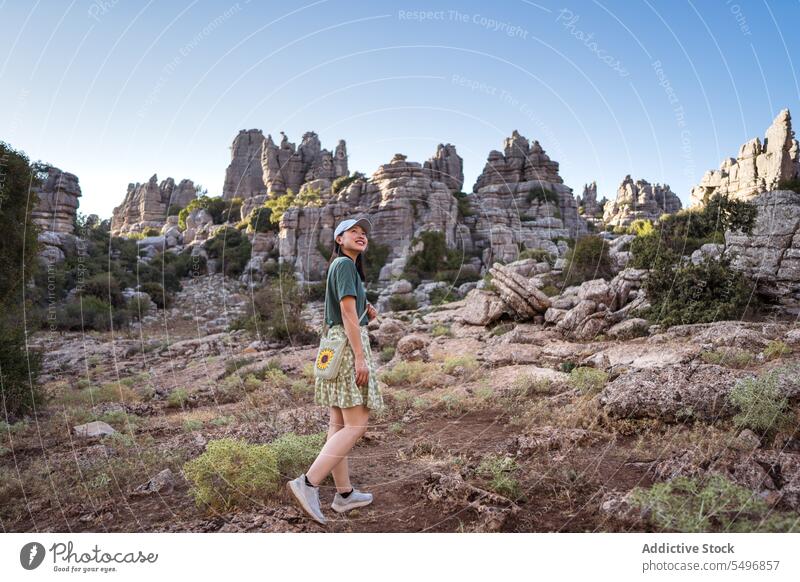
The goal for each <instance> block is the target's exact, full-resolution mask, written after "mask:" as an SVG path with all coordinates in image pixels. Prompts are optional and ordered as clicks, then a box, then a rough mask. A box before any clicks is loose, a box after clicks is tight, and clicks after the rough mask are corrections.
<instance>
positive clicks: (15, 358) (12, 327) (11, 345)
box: [0, 314, 46, 438]
mask: <svg viewBox="0 0 800 582" xmlns="http://www.w3.org/2000/svg"><path fill="white" fill-rule="evenodd" d="M9 319H10V318H7V317H5V316H4V315H3V314H0V386H1V387H2V390H0V398H1V399H0V406H2V410H3V411H4V413H7V414H8V415H10V416H11V418H14V417H15V416H21V415H24V414H28V413H29V412H31V411H32V410H33V409H34V408H37V409H38V408H41V407H42V405H43V404H44V403H45V401H46V397H45V395H44V393H43V392H42V390H41V388H40V387H39V385H38V383H37V379H38V378H39V374H40V373H41V370H42V353H41V351H39V350H32V349H29V348H28V342H27V334H26V333H25V327H24V325H20V324H17V323H14V322H12V321H9ZM0 438H2V437H0Z"/></svg>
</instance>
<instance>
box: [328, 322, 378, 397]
mask: <svg viewBox="0 0 800 582" xmlns="http://www.w3.org/2000/svg"><path fill="white" fill-rule="evenodd" d="M358 327H359V328H360V330H361V345H362V346H363V348H362V349H363V351H364V360H365V361H366V363H367V368H369V382H368V383H367V385H366V386H359V385H357V384H356V366H355V356H354V354H353V348H351V347H350V342H347V343H346V344H345V346H344V353H343V354H342V361H341V362H340V364H339V372H338V374H337V375H336V377H335V378H331V379H330V380H323V379H321V378H315V386H314V403H315V404H321V405H323V406H338V407H339V408H350V407H351V406H358V405H359V404H365V405H366V407H367V408H371V409H378V408H382V407H383V406H384V403H383V395H382V394H381V390H380V387H379V386H378V378H377V377H376V375H377V372H376V370H375V368H376V366H375V362H374V360H373V359H372V349H371V348H370V345H369V333H368V332H367V326H366V325H360V326H358ZM325 337H328V338H331V339H340V338H344V339H347V335H346V334H345V331H344V326H343V325H341V324H336V325H332V326H330V328H329V329H328V333H327V335H326V336H325Z"/></svg>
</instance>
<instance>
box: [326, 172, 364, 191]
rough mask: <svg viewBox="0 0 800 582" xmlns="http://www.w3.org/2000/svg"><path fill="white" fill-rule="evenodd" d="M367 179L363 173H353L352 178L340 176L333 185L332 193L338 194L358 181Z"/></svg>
mask: <svg viewBox="0 0 800 582" xmlns="http://www.w3.org/2000/svg"><path fill="white" fill-rule="evenodd" d="M366 179H367V177H366V176H365V175H364V174H363V173H362V172H353V174H352V175H351V176H339V177H338V178H336V179H335V180H334V181H333V183H332V184H331V192H333V194H334V195H336V194H338V193H339V192H341V191H342V190H344V189H345V188H347V187H348V186H349V185H350V184H352V183H353V182H355V181H356V180H366Z"/></svg>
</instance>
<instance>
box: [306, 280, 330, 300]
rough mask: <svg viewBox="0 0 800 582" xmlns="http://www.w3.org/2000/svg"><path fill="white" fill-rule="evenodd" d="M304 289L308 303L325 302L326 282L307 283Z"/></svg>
mask: <svg viewBox="0 0 800 582" xmlns="http://www.w3.org/2000/svg"><path fill="white" fill-rule="evenodd" d="M304 287H305V289H304V296H305V298H306V301H324V300H325V281H317V282H316V283H306V284H305V286H304Z"/></svg>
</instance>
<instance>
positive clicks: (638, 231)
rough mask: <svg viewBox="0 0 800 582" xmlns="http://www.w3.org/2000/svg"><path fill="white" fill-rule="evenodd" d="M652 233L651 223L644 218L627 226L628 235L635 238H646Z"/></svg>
mask: <svg viewBox="0 0 800 582" xmlns="http://www.w3.org/2000/svg"><path fill="white" fill-rule="evenodd" d="M652 232H653V221H651V220H647V219H644V218H638V219H636V220H634V221H633V222H631V224H630V225H629V226H628V231H627V233H628V234H633V235H636V236H646V235H648V234H650V233H652Z"/></svg>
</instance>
